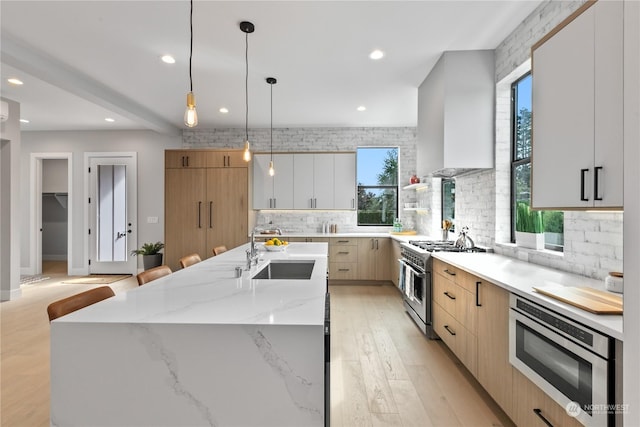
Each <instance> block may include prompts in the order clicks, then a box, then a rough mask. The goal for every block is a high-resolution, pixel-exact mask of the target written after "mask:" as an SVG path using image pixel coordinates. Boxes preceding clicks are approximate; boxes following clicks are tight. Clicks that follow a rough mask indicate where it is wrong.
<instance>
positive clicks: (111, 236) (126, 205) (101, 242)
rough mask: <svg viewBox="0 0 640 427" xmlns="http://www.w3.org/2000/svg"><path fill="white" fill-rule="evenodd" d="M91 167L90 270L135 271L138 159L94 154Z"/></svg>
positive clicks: (113, 272) (101, 271)
mask: <svg viewBox="0 0 640 427" xmlns="http://www.w3.org/2000/svg"><path fill="white" fill-rule="evenodd" d="M89 167H90V169H89V170H90V172H89V227H90V231H89V260H90V261H89V272H90V273H91V274H135V273H136V268H137V260H136V257H134V256H132V255H131V250H133V249H136V247H137V238H136V234H137V233H136V231H135V226H136V224H137V215H136V213H137V209H136V206H137V194H136V193H137V191H136V188H137V183H136V159H135V158H134V157H130V156H123V157H91V158H90V162H89Z"/></svg>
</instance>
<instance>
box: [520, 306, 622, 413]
mask: <svg viewBox="0 0 640 427" xmlns="http://www.w3.org/2000/svg"><path fill="white" fill-rule="evenodd" d="M509 311H510V313H509V361H510V362H511V364H512V365H513V366H514V367H515V368H516V369H518V370H519V371H520V372H522V373H523V374H524V375H525V376H526V377H527V378H529V379H530V380H531V381H532V382H533V383H535V384H536V385H537V386H538V387H540V388H541V389H542V390H543V391H544V392H545V393H546V394H547V395H549V396H550V397H551V398H552V399H553V400H555V401H556V402H557V403H558V404H559V405H560V406H561V407H563V408H565V409H566V410H567V413H568V414H569V415H572V416H575V417H576V418H577V419H578V420H579V421H580V422H581V423H582V424H584V425H585V426H613V425H615V419H616V417H615V413H616V412H617V409H618V408H617V407H616V405H615V395H616V389H615V386H616V384H615V382H616V381H615V378H616V363H615V353H616V351H615V340H614V339H613V338H611V337H609V336H607V335H604V334H602V333H600V332H598V331H595V330H593V329H591V328H588V327H587V326H584V325H582V324H579V323H577V322H574V321H572V320H571V319H568V318H566V317H564V316H562V315H560V314H558V313H555V312H553V311H551V310H549V309H547V308H545V307H542V306H540V305H538V304H536V303H534V302H532V301H529V300H527V299H525V298H522V297H520V296H517V295H514V294H512V295H511V300H510V310H509ZM538 416H541V417H542V414H539V413H538ZM545 422H547V425H549V424H548V421H546V420H545Z"/></svg>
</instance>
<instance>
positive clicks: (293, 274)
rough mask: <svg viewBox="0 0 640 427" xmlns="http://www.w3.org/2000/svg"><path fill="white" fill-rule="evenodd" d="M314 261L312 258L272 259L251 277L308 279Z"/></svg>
mask: <svg viewBox="0 0 640 427" xmlns="http://www.w3.org/2000/svg"><path fill="white" fill-rule="evenodd" d="M315 263H316V262H315V261H313V260H277V259H274V260H272V261H271V262H269V264H267V265H266V266H265V267H264V268H263V269H262V270H260V271H259V272H258V273H256V275H255V276H253V277H252V279H272V280H273V279H276V280H277V279H291V280H309V279H311V273H312V272H313V266H314V264H315Z"/></svg>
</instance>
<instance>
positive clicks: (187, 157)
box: [185, 156, 189, 167]
mask: <svg viewBox="0 0 640 427" xmlns="http://www.w3.org/2000/svg"><path fill="white" fill-rule="evenodd" d="M185 159H187V167H189V156H186V157H185Z"/></svg>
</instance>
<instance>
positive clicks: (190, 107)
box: [184, 92, 198, 128]
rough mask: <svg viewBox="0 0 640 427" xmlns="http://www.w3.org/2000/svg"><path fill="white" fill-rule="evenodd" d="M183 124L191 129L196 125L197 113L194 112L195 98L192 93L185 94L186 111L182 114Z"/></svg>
mask: <svg viewBox="0 0 640 427" xmlns="http://www.w3.org/2000/svg"><path fill="white" fill-rule="evenodd" d="M184 124H185V125H187V126H188V127H190V128H192V127H195V126H197V125H198V112H197V111H196V97H195V95H194V94H193V92H189V93H188V94H187V109H186V111H185V112H184Z"/></svg>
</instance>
